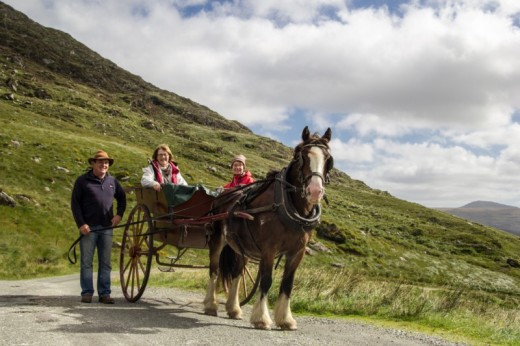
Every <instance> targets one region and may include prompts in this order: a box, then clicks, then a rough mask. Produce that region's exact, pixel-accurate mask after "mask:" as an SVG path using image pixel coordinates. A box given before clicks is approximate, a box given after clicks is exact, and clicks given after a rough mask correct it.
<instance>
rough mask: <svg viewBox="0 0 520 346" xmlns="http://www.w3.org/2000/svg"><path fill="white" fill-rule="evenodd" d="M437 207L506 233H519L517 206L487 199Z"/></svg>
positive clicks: (519, 223)
mask: <svg viewBox="0 0 520 346" xmlns="http://www.w3.org/2000/svg"><path fill="white" fill-rule="evenodd" d="M437 209H438V210H441V211H444V212H446V213H448V214H451V215H455V216H459V217H462V218H464V219H467V220H470V221H473V222H478V223H480V224H483V225H486V226H492V227H495V228H497V229H500V230H503V231H506V232H508V233H512V234H515V235H520V208H517V207H513V206H510V205H505V204H500V203H495V202H489V201H475V202H471V203H468V204H466V205H464V206H462V207H460V208H437Z"/></svg>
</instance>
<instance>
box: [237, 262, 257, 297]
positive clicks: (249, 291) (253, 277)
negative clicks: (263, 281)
mask: <svg viewBox="0 0 520 346" xmlns="http://www.w3.org/2000/svg"><path fill="white" fill-rule="evenodd" d="M259 268H260V266H259V265H258V263H257V262H255V261H252V260H249V261H248V262H247V264H246V266H245V267H244V270H243V271H242V280H241V282H240V297H239V299H240V306H243V305H246V304H247V303H249V301H250V300H251V298H253V296H254V295H255V293H256V290H257V289H258V284H259V283H260V270H259Z"/></svg>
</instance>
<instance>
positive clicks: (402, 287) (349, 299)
mask: <svg viewBox="0 0 520 346" xmlns="http://www.w3.org/2000/svg"><path fill="white" fill-rule="evenodd" d="M275 275H276V278H275V280H274V283H273V286H272V288H271V290H270V293H269V301H270V304H271V306H273V305H274V302H275V300H276V296H277V294H278V286H277V284H278V283H279V281H280V276H281V270H276V271H275ZM148 285H149V286H160V287H176V288H182V289H189V290H197V291H200V292H204V291H205V289H206V285H207V271H206V270H200V269H199V270H190V269H175V272H169V273H164V272H159V271H157V272H155V271H154V272H153V274H152V275H151V277H150V281H149V283H148ZM144 296H146V292H145V293H144ZM222 297H223V293H222ZM253 303H254V302H252V303H250V304H253ZM519 303H520V297H518V296H517V295H511V294H504V293H497V292H495V293H492V292H487V291H479V290H470V289H467V288H463V287H461V288H458V289H457V288H453V287H422V286H417V285H409V284H404V283H400V282H392V281H386V279H381V280H374V278H369V277H366V276H364V275H363V274H360V273H358V272H355V271H351V270H347V269H337V270H316V268H315V267H312V268H311V267H310V266H305V265H302V266H301V268H300V269H299V270H298V274H297V278H296V279H295V285H294V290H293V295H292V299H291V305H292V309H293V312H294V313H295V314H301V315H319V316H327V317H336V318H354V319H356V320H363V321H365V322H368V323H372V324H376V325H380V326H385V327H391V328H399V329H406V330H411V331H419V332H422V333H427V334H431V335H436V336H440V337H443V338H445V339H448V340H451V341H458V342H465V343H469V344H472V345H511V346H512V345H518V344H519V342H520V311H519V310H518V306H519Z"/></svg>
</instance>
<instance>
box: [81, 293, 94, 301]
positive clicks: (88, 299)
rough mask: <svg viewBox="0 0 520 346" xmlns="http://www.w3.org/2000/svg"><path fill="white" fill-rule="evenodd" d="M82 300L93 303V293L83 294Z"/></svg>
mask: <svg viewBox="0 0 520 346" xmlns="http://www.w3.org/2000/svg"><path fill="white" fill-rule="evenodd" d="M81 302H82V303H92V295H91V294H85V295H82V296H81Z"/></svg>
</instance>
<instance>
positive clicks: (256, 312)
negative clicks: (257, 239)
mask: <svg viewBox="0 0 520 346" xmlns="http://www.w3.org/2000/svg"><path fill="white" fill-rule="evenodd" d="M273 261H274V259H269V260H267V261H266V260H265V258H264V259H262V260H261V261H260V264H259V266H260V267H259V270H260V298H259V299H258V300H257V301H256V303H255V305H254V306H253V311H252V312H251V319H250V321H251V324H252V325H253V326H254V327H255V328H256V329H266V330H268V329H271V324H272V323H273V321H272V320H271V317H270V316H269V307H268V301H267V293H268V292H269V289H270V288H271V284H272V282H273Z"/></svg>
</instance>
